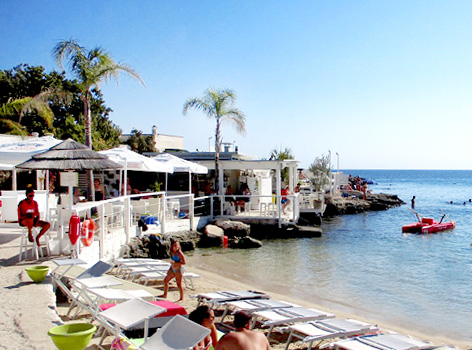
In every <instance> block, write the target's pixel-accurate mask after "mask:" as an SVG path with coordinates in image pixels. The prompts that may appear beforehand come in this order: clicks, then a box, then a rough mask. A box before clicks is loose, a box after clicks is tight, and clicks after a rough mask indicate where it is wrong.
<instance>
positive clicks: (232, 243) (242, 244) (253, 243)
mask: <svg viewBox="0 0 472 350" xmlns="http://www.w3.org/2000/svg"><path fill="white" fill-rule="evenodd" d="M228 246H229V247H230V248H238V249H249V248H260V247H262V242H261V241H258V240H257V239H254V238H251V237H241V238H235V239H231V240H229V243H228Z"/></svg>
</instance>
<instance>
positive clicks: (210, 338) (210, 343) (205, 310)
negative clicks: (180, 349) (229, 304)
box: [188, 305, 218, 350]
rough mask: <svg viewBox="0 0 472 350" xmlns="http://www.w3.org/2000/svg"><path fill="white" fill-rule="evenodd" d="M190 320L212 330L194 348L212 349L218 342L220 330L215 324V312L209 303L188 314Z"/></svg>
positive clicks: (197, 349)
mask: <svg viewBox="0 0 472 350" xmlns="http://www.w3.org/2000/svg"><path fill="white" fill-rule="evenodd" d="M188 318H189V320H191V321H193V322H195V323H198V324H199V325H202V326H203V327H205V328H208V329H209V330H210V334H208V335H207V336H206V337H205V338H204V339H203V340H202V341H201V342H200V343H198V345H196V346H195V347H194V348H193V350H211V349H213V348H214V347H215V346H216V343H217V342H218V332H217V330H216V326H215V313H214V312H213V310H212V309H210V307H209V306H208V305H201V306H199V307H197V308H196V309H195V310H193V311H192V312H191V313H190V314H189V315H188Z"/></svg>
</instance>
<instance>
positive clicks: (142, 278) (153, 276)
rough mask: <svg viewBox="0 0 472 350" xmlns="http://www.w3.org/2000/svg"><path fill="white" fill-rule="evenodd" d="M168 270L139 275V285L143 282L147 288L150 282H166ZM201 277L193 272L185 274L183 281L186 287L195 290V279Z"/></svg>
mask: <svg viewBox="0 0 472 350" xmlns="http://www.w3.org/2000/svg"><path fill="white" fill-rule="evenodd" d="M167 270H168V268H167V269H166V270H164V271H162V270H161V271H149V272H146V271H143V272H141V273H139V275H138V283H141V282H143V283H144V285H145V286H147V285H148V283H149V282H150V281H164V278H166V276H167ZM200 277H201V276H200V275H198V274H196V273H193V272H184V274H183V276H182V280H183V282H184V284H185V287H187V288H190V289H192V290H195V286H194V284H193V279H194V278H200Z"/></svg>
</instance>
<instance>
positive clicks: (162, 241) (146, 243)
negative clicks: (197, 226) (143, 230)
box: [122, 231, 198, 259]
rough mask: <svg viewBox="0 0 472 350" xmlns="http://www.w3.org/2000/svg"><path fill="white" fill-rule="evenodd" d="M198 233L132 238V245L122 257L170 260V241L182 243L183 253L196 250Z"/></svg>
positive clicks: (186, 232) (130, 244) (125, 249)
mask: <svg viewBox="0 0 472 350" xmlns="http://www.w3.org/2000/svg"><path fill="white" fill-rule="evenodd" d="M197 237H198V235H197V233H196V232H194V231H182V232H178V233H173V234H171V235H165V236H164V235H161V234H149V235H142V236H140V237H136V238H132V239H131V241H130V243H129V244H128V245H127V246H125V247H124V249H123V251H122V255H123V256H126V257H130V258H152V259H166V258H169V254H168V251H169V248H170V240H171V239H174V240H177V241H179V242H180V246H181V247H182V251H183V252H186V251H190V250H194V249H195V242H196V240H197Z"/></svg>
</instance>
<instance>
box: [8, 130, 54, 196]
mask: <svg viewBox="0 0 472 350" xmlns="http://www.w3.org/2000/svg"><path fill="white" fill-rule="evenodd" d="M61 142H62V141H61V140H57V139H55V138H54V137H52V136H42V137H33V138H28V139H26V140H21V141H15V142H5V143H2V144H0V163H2V169H1V170H13V189H14V190H16V169H14V166H15V165H18V164H21V163H23V162H26V161H27V160H29V159H31V157H32V156H34V155H35V154H39V153H42V152H44V151H47V150H48V149H50V148H51V147H54V146H56V145H57V144H59V143H61ZM9 165H10V166H11V168H9V169H8V168H7V167H8V166H9Z"/></svg>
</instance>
